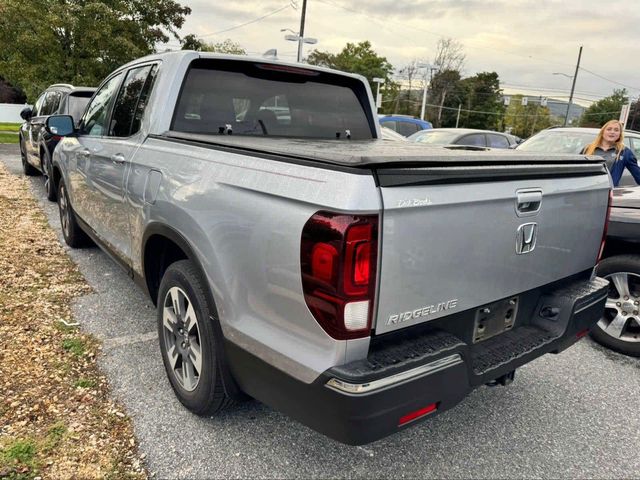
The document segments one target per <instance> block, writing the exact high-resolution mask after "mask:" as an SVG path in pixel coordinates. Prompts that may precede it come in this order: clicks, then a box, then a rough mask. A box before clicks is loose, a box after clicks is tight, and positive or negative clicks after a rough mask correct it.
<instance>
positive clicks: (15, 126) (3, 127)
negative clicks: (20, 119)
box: [0, 122, 22, 132]
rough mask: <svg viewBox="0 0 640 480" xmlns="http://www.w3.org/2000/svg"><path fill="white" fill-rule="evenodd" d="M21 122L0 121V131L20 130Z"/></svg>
mask: <svg viewBox="0 0 640 480" xmlns="http://www.w3.org/2000/svg"><path fill="white" fill-rule="evenodd" d="M20 125H22V124H21V123H7V122H0V132H17V131H18V130H20Z"/></svg>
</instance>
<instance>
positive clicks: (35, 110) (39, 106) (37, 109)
mask: <svg viewBox="0 0 640 480" xmlns="http://www.w3.org/2000/svg"><path fill="white" fill-rule="evenodd" d="M46 96H47V94H46V92H45V93H43V94H42V95H40V97H38V100H36V104H35V106H34V107H33V112H32V115H33V116H34V117H39V116H40V115H41V114H40V112H41V111H42V104H43V103H44V99H45V97H46Z"/></svg>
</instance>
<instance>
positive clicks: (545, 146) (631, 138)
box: [516, 127, 640, 187]
mask: <svg viewBox="0 0 640 480" xmlns="http://www.w3.org/2000/svg"><path fill="white" fill-rule="evenodd" d="M599 131H600V129H598V128H583V127H553V128H547V129H546V130H542V131H541V132H538V133H536V134H535V135H533V136H532V137H529V138H528V139H527V140H525V141H524V142H523V143H521V144H520V145H518V146H517V147H516V149H517V150H520V151H523V152H535V153H580V152H581V151H582V149H583V148H584V147H586V146H587V145H588V144H590V143H591V142H593V141H594V140H595V139H596V136H597V135H598V132H599ZM624 143H625V145H626V146H627V147H629V148H630V149H631V150H632V151H633V153H635V155H636V158H638V159H640V132H636V131H633V130H625V131H624ZM631 185H636V182H635V180H634V179H633V177H632V176H631V174H630V173H629V172H628V171H627V170H625V171H624V173H623V174H622V178H621V179H620V183H619V185H618V186H620V187H624V186H631Z"/></svg>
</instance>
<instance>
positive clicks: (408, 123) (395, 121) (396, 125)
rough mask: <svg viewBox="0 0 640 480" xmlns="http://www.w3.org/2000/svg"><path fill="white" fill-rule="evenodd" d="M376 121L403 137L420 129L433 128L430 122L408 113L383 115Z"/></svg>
mask: <svg viewBox="0 0 640 480" xmlns="http://www.w3.org/2000/svg"><path fill="white" fill-rule="evenodd" d="M378 121H379V122H380V125H382V126H383V127H387V128H390V129H391V130H394V131H396V132H398V133H399V134H400V135H404V136H405V137H408V136H409V135H413V134H414V133H416V132H419V131H420V130H427V129H429V128H433V125H431V122H427V121H426V120H420V119H419V118H414V117H411V116H409V115H384V116H381V117H378Z"/></svg>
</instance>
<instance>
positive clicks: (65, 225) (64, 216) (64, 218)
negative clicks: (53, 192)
mask: <svg viewBox="0 0 640 480" xmlns="http://www.w3.org/2000/svg"><path fill="white" fill-rule="evenodd" d="M58 206H59V207H60V223H61V224H62V231H63V232H64V234H65V236H67V237H68V236H69V222H70V220H69V203H68V202H67V192H66V191H65V188H64V184H63V185H60V198H59V199H58Z"/></svg>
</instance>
